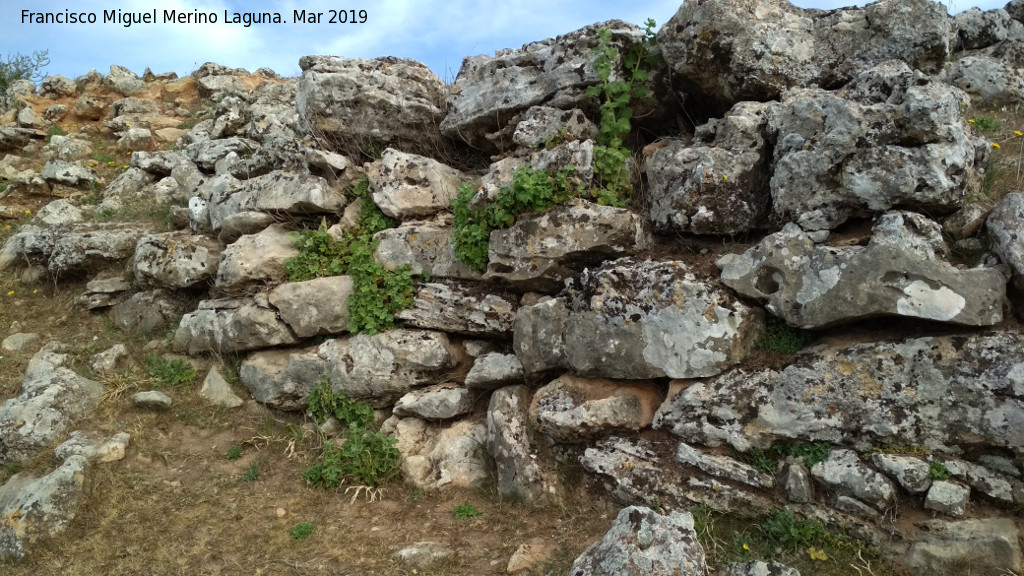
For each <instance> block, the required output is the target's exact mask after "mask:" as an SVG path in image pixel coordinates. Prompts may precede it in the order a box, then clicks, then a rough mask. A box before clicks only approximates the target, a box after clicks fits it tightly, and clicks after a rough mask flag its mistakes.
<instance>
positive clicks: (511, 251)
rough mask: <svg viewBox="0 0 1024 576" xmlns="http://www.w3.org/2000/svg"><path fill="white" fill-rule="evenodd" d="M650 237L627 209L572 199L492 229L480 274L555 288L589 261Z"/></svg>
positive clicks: (621, 252) (634, 247)
mask: <svg viewBox="0 0 1024 576" xmlns="http://www.w3.org/2000/svg"><path fill="white" fill-rule="evenodd" d="M649 242H650V238H649V235H648V234H647V231H646V229H645V228H644V224H643V221H642V219H641V218H640V217H639V216H637V215H636V214H634V213H633V212H631V211H630V210H627V209H625V208H613V207H611V206H600V205H598V204H594V203H592V202H584V201H582V200H578V201H572V202H569V203H567V204H563V205H561V206H556V207H554V208H552V209H550V210H548V211H547V212H544V213H543V214H535V215H528V216H523V217H520V218H519V219H518V220H517V221H516V223H515V224H513V225H512V226H510V227H508V228H503V229H499V230H494V231H493V232H491V238H490V244H489V246H488V250H487V258H488V260H489V263H488V265H487V274H486V275H485V276H484V278H485V279H501V280H505V281H508V282H510V283H512V284H515V285H516V286H519V287H520V288H524V289H529V290H541V291H554V290H557V289H559V288H561V287H562V284H563V281H564V280H565V279H567V278H571V277H572V276H575V275H576V274H577V273H579V272H580V271H581V269H582V267H583V266H585V265H587V264H588V263H589V264H593V263H597V262H601V261H603V260H608V259H612V258H617V257H620V256H626V255H628V254H632V253H635V252H637V251H640V250H643V249H644V248H646V247H647V244H648V243H649Z"/></svg>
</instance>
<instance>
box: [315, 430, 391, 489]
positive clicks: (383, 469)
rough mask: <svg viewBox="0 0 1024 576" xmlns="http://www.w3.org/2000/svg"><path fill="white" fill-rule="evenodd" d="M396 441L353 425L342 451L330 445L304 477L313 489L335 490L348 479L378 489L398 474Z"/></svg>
mask: <svg viewBox="0 0 1024 576" xmlns="http://www.w3.org/2000/svg"><path fill="white" fill-rule="evenodd" d="M395 442H396V440H395V439H394V438H392V437H391V436H387V435H385V434H381V433H379V432H371V431H369V430H366V429H365V428H361V427H359V426H355V425H350V426H349V428H348V433H347V434H346V436H345V442H344V443H343V444H342V446H341V448H340V449H338V448H337V447H335V446H334V444H327V446H326V448H325V449H324V453H323V455H322V456H321V458H320V463H318V464H316V465H314V466H311V467H310V468H307V469H306V471H305V472H303V473H302V477H303V478H305V480H306V482H308V483H309V484H311V485H313V486H323V487H324V488H335V487H337V486H340V485H341V483H342V481H343V480H344V479H346V478H351V479H353V480H355V481H356V482H357V483H358V484H362V485H364V486H377V485H379V484H380V483H381V482H383V481H385V480H387V479H388V478H391V477H392V476H394V475H395V474H397V473H398V456H399V452H398V449H397V448H395Z"/></svg>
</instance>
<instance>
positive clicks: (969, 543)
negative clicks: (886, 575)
mask: <svg viewBox="0 0 1024 576" xmlns="http://www.w3.org/2000/svg"><path fill="white" fill-rule="evenodd" d="M921 527H922V528H924V530H923V531H921V532H919V533H918V535H917V537H916V538H915V541H914V542H913V543H912V544H911V545H910V550H909V551H908V552H907V555H906V557H905V562H906V563H907V565H908V566H910V567H911V568H913V569H915V570H917V571H918V573H919V574H941V573H943V572H944V571H946V569H947V568H948V567H949V566H951V565H961V566H962V565H969V566H971V569H972V570H977V571H979V572H992V573H995V574H998V573H1000V572H1001V571H1004V570H1013V571H1014V572H1019V571H1020V570H1021V568H1022V565H1024V560H1022V555H1021V550H1020V544H1019V542H1018V540H1017V534H1018V532H1017V526H1016V525H1015V524H1014V521H1013V520H1011V519H1009V518H987V519H983V520H982V519H979V520H960V521H955V522H947V521H944V520H930V521H927V522H923V523H922V526H921Z"/></svg>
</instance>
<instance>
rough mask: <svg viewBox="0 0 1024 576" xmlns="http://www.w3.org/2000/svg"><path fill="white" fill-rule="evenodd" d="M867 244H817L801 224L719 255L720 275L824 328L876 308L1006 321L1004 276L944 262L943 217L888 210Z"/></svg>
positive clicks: (784, 312)
mask: <svg viewBox="0 0 1024 576" xmlns="http://www.w3.org/2000/svg"><path fill="white" fill-rule="evenodd" d="M873 232H874V233H873V235H872V237H871V241H870V242H868V245H867V246H864V247H860V246H848V247H833V246H816V245H815V244H814V242H813V241H812V240H811V239H810V238H809V237H808V236H807V234H805V233H804V232H803V231H802V230H800V228H799V227H798V226H797V225H795V224H792V223H790V224H787V225H786V227H785V228H783V230H782V231H781V232H777V233H775V234H772V235H770V236H768V237H766V238H765V239H764V240H762V241H761V242H760V243H759V244H757V245H756V246H754V247H753V248H751V249H749V250H747V251H746V252H745V253H743V254H741V255H729V256H726V257H724V258H722V259H721V260H719V266H720V267H721V269H722V283H723V284H725V285H726V286H728V287H730V288H732V289H733V290H736V292H738V293H739V294H740V295H742V296H746V297H748V298H753V299H755V300H758V301H761V302H765V303H766V308H767V309H768V310H770V311H771V312H772V313H773V314H775V315H776V316H778V317H780V318H782V319H783V320H785V321H786V322H787V323H788V324H790V325H791V326H799V327H802V328H823V327H827V326H833V325H836V324H842V323H846V322H853V321H856V320H861V319H865V318H872V317H878V316H903V317H910V318H926V319H928V320H936V321H939V322H950V323H953V324H962V325H968V326H990V325H992V324H997V323H999V322H1000V321H1002V318H1003V300H1004V299H1005V296H1006V277H1005V276H1004V274H1003V272H1002V271H1000V270H998V269H995V268H973V269H966V270H961V269H959V268H956V267H954V266H952V265H951V264H948V263H947V262H944V261H943V259H942V256H943V255H944V253H945V251H946V248H945V244H944V243H943V239H942V231H941V228H939V225H938V224H936V223H934V222H932V221H931V220H928V219H927V218H925V217H923V216H920V215H918V214H913V213H910V212H890V213H887V214H885V215H884V216H883V217H881V218H880V219H879V220H878V222H877V223H876V224H875V227H874V231H873Z"/></svg>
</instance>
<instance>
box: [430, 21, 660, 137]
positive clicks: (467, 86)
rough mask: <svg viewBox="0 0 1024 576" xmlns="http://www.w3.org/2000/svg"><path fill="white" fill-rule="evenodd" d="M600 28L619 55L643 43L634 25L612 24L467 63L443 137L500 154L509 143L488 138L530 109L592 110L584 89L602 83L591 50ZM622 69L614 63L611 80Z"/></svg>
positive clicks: (443, 125) (637, 107)
mask: <svg viewBox="0 0 1024 576" xmlns="http://www.w3.org/2000/svg"><path fill="white" fill-rule="evenodd" d="M603 27H606V28H608V29H609V31H610V33H611V42H610V45H611V46H613V47H615V48H617V49H618V50H619V52H620V54H624V53H626V52H627V51H628V50H629V49H630V48H632V47H634V46H636V45H637V44H638V43H640V42H641V41H642V40H643V37H644V34H643V31H641V30H640V29H639V28H637V27H636V26H635V25H633V24H627V23H625V22H622V21H620V20H612V21H610V22H603V23H599V24H592V25H590V26H587V27H585V28H582V29H580V30H576V31H575V32H570V33H568V34H565V35H563V36H559V37H557V38H549V39H547V40H542V41H540V42H533V43H531V44H527V45H525V46H523V47H522V48H520V49H518V50H499V51H498V52H496V53H495V55H494V57H490V56H473V57H469V58H466V59H465V60H463V62H462V68H460V69H459V74H458V76H457V77H456V78H455V85H454V86H453V87H452V89H451V90H450V91H449V96H448V110H449V113H448V115H447V116H446V117H445V119H444V122H442V123H441V131H442V132H443V133H444V134H445V135H446V136H448V137H450V138H458V139H461V140H464V141H466V142H468V143H470V144H472V145H473V146H475V147H478V148H482V149H485V150H494V149H501V150H504V149H508V148H509V147H511V145H512V142H511V138H508V137H506V138H501V137H500V136H497V135H496V136H493V137H491V138H488V136H489V135H491V134H492V133H495V132H498V131H500V130H502V129H503V128H505V127H506V126H507V125H508V124H509V123H510V122H512V121H513V119H514V117H516V116H517V115H518V114H520V113H521V112H524V111H526V110H527V109H529V108H530V107H532V106H538V105H544V106H549V107H553V108H561V109H566V110H567V109H571V108H584V109H586V108H590V109H593V107H594V105H593V99H592V98H590V97H589V96H587V88H588V87H589V86H593V85H595V84H598V83H599V82H600V78H599V76H598V74H597V71H595V70H594V61H595V60H596V59H597V55H596V54H595V53H594V49H595V48H597V45H598V36H597V35H598V31H599V30H600V29H601V28H603ZM621 66H622V64H621V62H618V61H617V62H615V63H614V64H613V70H614V72H613V77H618V75H619V74H621ZM633 106H634V111H635V112H639V113H643V112H644V111H645V110H644V109H643V108H644V105H643V103H642V102H639V101H638V102H637V103H633ZM637 115H639V114H637ZM492 138H493V140H494V141H492Z"/></svg>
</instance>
